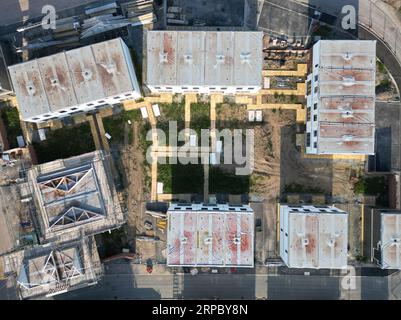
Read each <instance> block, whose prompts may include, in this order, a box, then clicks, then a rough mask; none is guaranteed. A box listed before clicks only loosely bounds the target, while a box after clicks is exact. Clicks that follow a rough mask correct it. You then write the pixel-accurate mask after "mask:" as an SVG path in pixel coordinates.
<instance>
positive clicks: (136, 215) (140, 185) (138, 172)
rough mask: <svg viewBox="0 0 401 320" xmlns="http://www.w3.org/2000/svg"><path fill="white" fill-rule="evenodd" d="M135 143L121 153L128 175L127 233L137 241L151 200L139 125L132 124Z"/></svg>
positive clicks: (127, 146)
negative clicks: (146, 206)
mask: <svg viewBox="0 0 401 320" xmlns="http://www.w3.org/2000/svg"><path fill="white" fill-rule="evenodd" d="M129 130H133V131H134V133H133V137H134V139H133V143H132V144H131V145H128V144H126V145H125V147H124V149H123V150H122V151H121V154H122V162H123V165H124V168H125V174H126V184H127V185H126V188H125V195H126V204H127V209H128V222H127V232H128V235H127V236H128V238H129V239H135V236H136V234H137V233H142V231H143V230H142V229H143V223H142V220H143V215H144V206H145V201H146V200H147V199H148V198H149V191H147V190H146V188H145V174H146V171H145V172H144V161H146V160H145V159H144V155H143V152H142V149H141V147H140V132H139V124H138V123H137V122H134V123H133V124H132V128H129ZM126 135H127V134H126Z"/></svg>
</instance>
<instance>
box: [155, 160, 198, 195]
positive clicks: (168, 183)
mask: <svg viewBox="0 0 401 320" xmlns="http://www.w3.org/2000/svg"><path fill="white" fill-rule="evenodd" d="M203 180H204V177H203V165H202V164H187V165H183V164H159V165H158V168H157V181H158V182H163V192H164V193H172V194H185V193H203Z"/></svg>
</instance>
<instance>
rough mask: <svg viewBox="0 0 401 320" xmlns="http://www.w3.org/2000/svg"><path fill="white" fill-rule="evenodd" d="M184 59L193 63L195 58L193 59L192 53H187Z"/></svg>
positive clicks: (188, 62)
mask: <svg viewBox="0 0 401 320" xmlns="http://www.w3.org/2000/svg"><path fill="white" fill-rule="evenodd" d="M184 61H185V63H187V64H192V62H193V60H192V55H190V54H185V55H184Z"/></svg>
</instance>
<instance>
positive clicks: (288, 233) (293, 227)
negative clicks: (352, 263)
mask: <svg viewBox="0 0 401 320" xmlns="http://www.w3.org/2000/svg"><path fill="white" fill-rule="evenodd" d="M347 245H348V213H347V212H345V211H342V210H340V209H337V208H335V207H332V206H312V205H303V206H301V205H300V206H294V205H282V206H280V256H281V258H282V259H283V261H284V262H285V264H286V265H287V266H288V267H290V268H313V269H322V268H327V269H342V268H346V267H347V256H348V250H347Z"/></svg>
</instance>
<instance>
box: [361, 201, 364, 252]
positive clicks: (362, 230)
mask: <svg viewBox="0 0 401 320" xmlns="http://www.w3.org/2000/svg"><path fill="white" fill-rule="evenodd" d="M361 214H362V219H361V244H362V248H361V256H363V242H364V238H365V237H364V236H365V233H364V226H365V205H364V204H361Z"/></svg>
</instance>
